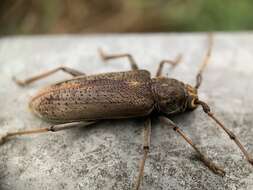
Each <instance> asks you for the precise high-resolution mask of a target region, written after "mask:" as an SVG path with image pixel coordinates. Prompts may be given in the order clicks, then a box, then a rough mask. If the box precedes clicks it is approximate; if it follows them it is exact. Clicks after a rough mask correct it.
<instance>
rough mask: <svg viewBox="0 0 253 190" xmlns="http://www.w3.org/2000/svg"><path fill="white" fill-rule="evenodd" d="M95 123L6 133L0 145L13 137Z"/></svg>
mask: <svg viewBox="0 0 253 190" xmlns="http://www.w3.org/2000/svg"><path fill="white" fill-rule="evenodd" d="M93 123H95V121H87V122H85V121H78V122H71V123H64V124H58V125H52V126H50V127H45V128H39V129H31V130H24V131H16V132H10V133H6V134H5V135H3V136H2V137H0V144H3V143H4V142H6V141H7V140H9V139H10V138H11V137H15V136H20V135H30V134H38V133H45V132H57V131H61V130H65V129H70V128H74V127H81V126H87V125H91V124H93Z"/></svg>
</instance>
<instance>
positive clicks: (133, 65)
mask: <svg viewBox="0 0 253 190" xmlns="http://www.w3.org/2000/svg"><path fill="white" fill-rule="evenodd" d="M98 53H99V55H100V56H101V58H102V59H103V60H104V61H107V60H109V59H118V58H124V57H126V58H128V60H129V63H130V65H131V68H132V70H138V69H139V67H138V65H137V63H136V62H135V60H134V58H133V56H132V55H130V54H127V53H124V54H110V55H108V54H105V53H104V52H103V50H102V49H98Z"/></svg>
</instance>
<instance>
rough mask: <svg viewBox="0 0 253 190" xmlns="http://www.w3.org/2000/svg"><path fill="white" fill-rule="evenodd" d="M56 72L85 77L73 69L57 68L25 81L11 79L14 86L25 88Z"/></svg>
mask: <svg viewBox="0 0 253 190" xmlns="http://www.w3.org/2000/svg"><path fill="white" fill-rule="evenodd" d="M58 71H63V72H65V73H68V74H70V75H72V76H74V77H76V76H80V75H85V74H84V73H82V72H80V71H77V70H75V69H72V68H69V67H57V68H55V69H52V70H49V71H46V72H43V73H41V74H39V75H36V76H33V77H31V78H27V79H25V80H18V79H16V77H13V80H14V81H15V82H16V84H18V85H19V86H27V85H29V84H31V83H33V82H35V81H37V80H40V79H43V78H46V77H48V76H49V75H52V74H54V73H56V72H58Z"/></svg>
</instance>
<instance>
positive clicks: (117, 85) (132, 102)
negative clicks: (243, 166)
mask: <svg viewBox="0 0 253 190" xmlns="http://www.w3.org/2000/svg"><path fill="white" fill-rule="evenodd" d="M208 39H209V46H208V51H207V53H206V56H205V58H204V61H203V63H202V64H201V67H200V69H199V72H198V74H197V76H196V85H195V86H194V87H193V86H191V85H188V84H184V83H183V82H180V81H178V80H176V79H172V78H167V77H163V76H162V70H163V67H164V65H165V64H170V65H171V66H172V68H173V67H175V66H176V65H177V64H178V63H179V62H180V60H181V55H179V56H178V57H177V58H176V59H175V60H174V61H172V60H163V61H161V62H160V64H159V67H158V70H157V73H156V77H155V78H151V76H150V73H149V72H148V71H146V70H140V69H139V67H138V66H137V64H136V62H135V61H134V59H133V57H132V56H131V55H129V54H117V55H106V54H104V53H103V51H102V50H99V53H100V55H101V57H102V59H103V60H109V59H116V58H123V57H126V58H128V60H129V63H130V65H131V71H127V72H113V73H104V74H97V75H91V76H86V75H85V74H84V73H82V72H80V71H77V70H74V69H71V68H68V67H58V68H56V69H53V70H51V71H48V72H45V73H42V74H40V75H37V76H34V77H32V78H29V79H26V80H24V81H20V80H17V79H15V78H14V80H15V82H16V83H17V84H18V85H20V86H26V85H28V84H30V83H32V82H35V81H37V80H39V79H42V78H45V77H47V76H49V75H51V74H53V73H56V72H57V71H64V72H66V73H68V74H70V75H72V76H73V78H72V79H70V80H65V81H62V82H59V83H57V84H53V85H51V86H49V87H47V88H44V89H42V90H41V91H40V92H39V93H37V95H35V96H34V97H33V98H32V99H31V101H30V103H29V107H30V109H31V110H32V112H33V113H34V114H35V115H37V116H39V117H40V118H42V119H44V120H46V121H49V122H52V123H55V125H52V126H51V127H47V128H40V129H33V130H27V131H26V130H25V131H18V132H10V133H7V134H5V135H4V136H3V137H2V138H1V139H0V142H1V143H3V142H4V141H6V140H7V139H9V138H10V137H13V136H17V135H26V134H34V133H43V132H48V131H51V132H56V131H60V130H64V129H69V128H73V127H78V126H84V125H89V124H92V123H95V122H97V121H99V120H103V119H121V118H133V117H145V118H146V121H145V125H144V126H145V127H144V131H143V133H144V141H143V158H142V159H141V160H140V166H139V173H138V175H137V177H136V182H135V184H134V189H137V190H138V189H139V188H140V184H141V181H142V178H143V175H144V165H145V160H146V158H147V156H148V152H149V146H150V133H151V121H150V117H149V116H150V115H151V114H152V113H154V112H156V113H157V114H158V115H159V119H160V121H162V122H163V123H164V124H166V125H167V126H169V127H172V128H173V129H174V130H175V131H176V132H177V133H178V134H179V135H181V136H182V137H183V138H184V139H185V140H186V142H188V143H189V144H190V145H191V146H192V147H193V149H195V151H196V152H197V154H198V156H199V158H200V159H201V160H202V161H203V163H204V164H205V165H206V166H207V167H208V168H209V169H211V170H212V171H213V172H214V173H216V174H219V175H222V176H223V175H225V171H224V170H223V169H222V168H221V167H220V166H217V165H216V164H215V163H213V162H212V161H211V160H209V159H208V158H207V157H206V156H205V155H204V154H202V153H201V151H200V150H199V149H198V148H197V146H196V145H195V144H194V143H193V142H192V140H191V139H190V138H189V137H187V136H186V134H185V133H184V132H183V131H182V130H181V129H180V128H179V127H178V126H177V125H176V124H175V123H174V122H173V121H171V120H170V119H169V117H170V115H174V114H179V113H182V112H185V111H187V110H194V109H196V108H197V107H198V106H199V105H200V106H201V107H202V108H203V111H204V112H205V113H206V114H207V115H208V116H209V117H210V118H212V119H213V120H214V121H215V122H216V123H217V124H218V126H219V127H221V128H222V129H223V130H224V131H225V132H226V133H227V134H228V135H229V137H230V138H231V139H232V140H233V141H234V142H235V143H236V144H237V146H238V147H239V148H240V150H241V151H242V153H243V154H244V156H245V157H246V159H247V160H248V161H249V162H250V163H251V164H253V159H252V158H251V157H250V155H249V154H248V152H247V151H246V150H245V148H244V146H243V145H242V144H241V143H240V141H239V140H238V138H237V137H236V136H235V134H234V133H232V132H231V131H230V130H229V129H227V128H226V127H225V126H224V125H223V124H222V123H221V122H220V121H219V120H218V119H217V118H216V117H215V116H214V114H213V113H212V112H211V110H210V108H209V106H208V105H207V104H206V103H205V102H203V101H201V100H200V99H199V97H198V89H199V87H200V85H201V83H202V73H203V70H204V68H205V67H206V65H207V63H208V61H209V58H210V55H211V50H212V45H213V38H212V35H209V38H208Z"/></svg>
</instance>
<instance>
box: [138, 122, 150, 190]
mask: <svg viewBox="0 0 253 190" xmlns="http://www.w3.org/2000/svg"><path fill="white" fill-rule="evenodd" d="M150 135H151V121H150V118H148V119H147V120H146V122H145V127H144V130H143V158H142V159H141V160H140V166H139V174H138V176H137V178H136V182H135V190H139V188H140V184H141V181H142V179H143V174H144V166H145V161H146V159H147V156H148V152H149V146H150Z"/></svg>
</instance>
